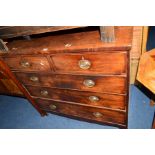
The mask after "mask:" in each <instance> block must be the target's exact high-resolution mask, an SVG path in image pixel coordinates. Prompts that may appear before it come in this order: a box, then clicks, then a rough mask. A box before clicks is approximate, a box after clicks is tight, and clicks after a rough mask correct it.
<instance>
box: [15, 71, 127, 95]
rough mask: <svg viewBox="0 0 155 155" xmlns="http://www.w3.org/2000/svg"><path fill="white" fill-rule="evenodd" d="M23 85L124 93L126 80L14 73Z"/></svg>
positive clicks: (114, 77)
mask: <svg viewBox="0 0 155 155" xmlns="http://www.w3.org/2000/svg"><path fill="white" fill-rule="evenodd" d="M15 75H16V77H17V78H18V79H19V81H21V82H22V83H23V84H25V85H33V86H45V87H55V88H65V89H76V90H84V91H91V92H100V93H101V92H105V93H120V94H125V93H126V78H125V77H117V76H110V77H109V76H84V75H62V74H37V73H27V74H25V73H19V72H16V73H15Z"/></svg>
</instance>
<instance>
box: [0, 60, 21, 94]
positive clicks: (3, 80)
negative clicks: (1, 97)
mask: <svg viewBox="0 0 155 155" xmlns="http://www.w3.org/2000/svg"><path fill="white" fill-rule="evenodd" d="M5 70H6V68H5V67H4V65H2V61H1V60H0V94H7V95H15V96H23V93H22V92H21V91H20V89H19V88H18V87H17V85H16V84H15V83H14V82H13V80H12V79H11V78H10V77H9V76H8V75H7V74H6V73H5Z"/></svg>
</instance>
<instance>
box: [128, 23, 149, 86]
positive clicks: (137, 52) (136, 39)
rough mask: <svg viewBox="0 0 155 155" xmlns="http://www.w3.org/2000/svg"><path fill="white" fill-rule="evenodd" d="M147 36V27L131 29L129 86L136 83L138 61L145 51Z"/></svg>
mask: <svg viewBox="0 0 155 155" xmlns="http://www.w3.org/2000/svg"><path fill="white" fill-rule="evenodd" d="M147 36H148V27H147V26H134V27H133V39H132V49H131V52H130V84H134V83H135V81H136V75H137V70H138V65H139V60H140V57H141V55H142V53H144V52H145V51H146V43H147Z"/></svg>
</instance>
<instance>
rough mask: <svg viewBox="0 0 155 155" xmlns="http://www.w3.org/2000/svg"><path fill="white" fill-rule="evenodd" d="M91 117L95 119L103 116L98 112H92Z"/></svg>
mask: <svg viewBox="0 0 155 155" xmlns="http://www.w3.org/2000/svg"><path fill="white" fill-rule="evenodd" d="M93 115H94V116H95V117H97V118H99V117H102V116H103V115H102V114H101V113H100V112H94V113H93Z"/></svg>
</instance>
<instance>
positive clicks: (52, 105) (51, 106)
mask: <svg viewBox="0 0 155 155" xmlns="http://www.w3.org/2000/svg"><path fill="white" fill-rule="evenodd" d="M49 107H50V109H51V110H55V109H56V108H57V107H56V105H54V104H51V105H50V106H49Z"/></svg>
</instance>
